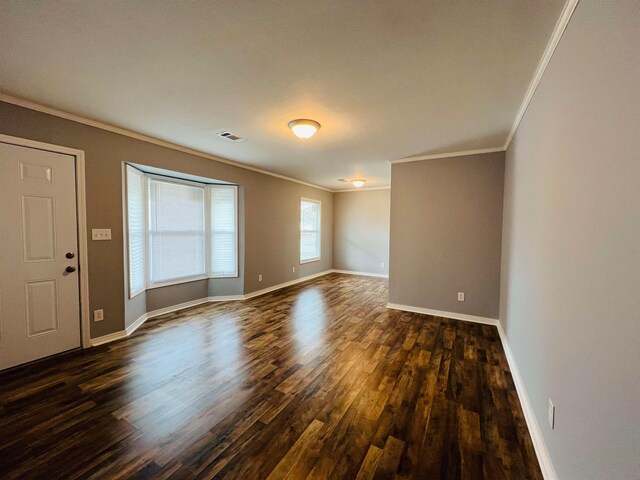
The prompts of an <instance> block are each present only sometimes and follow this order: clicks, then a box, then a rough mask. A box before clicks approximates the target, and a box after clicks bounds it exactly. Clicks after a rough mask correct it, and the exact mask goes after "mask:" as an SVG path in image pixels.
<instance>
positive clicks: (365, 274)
mask: <svg viewBox="0 0 640 480" xmlns="http://www.w3.org/2000/svg"><path fill="white" fill-rule="evenodd" d="M331 271H332V272H333V273H344V274H345V275H363V276H365V277H379V278H389V275H388V274H386V273H371V272H356V271H354V270H338V269H336V268H334V269H332V270H331Z"/></svg>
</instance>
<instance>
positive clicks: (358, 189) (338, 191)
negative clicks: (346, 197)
mask: <svg viewBox="0 0 640 480" xmlns="http://www.w3.org/2000/svg"><path fill="white" fill-rule="evenodd" d="M390 189H391V187H389V186H386V187H364V188H362V187H361V188H345V189H344V190H332V192H333V193H348V192H369V191H371V190H390Z"/></svg>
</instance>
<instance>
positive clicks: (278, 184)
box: [0, 102, 333, 338]
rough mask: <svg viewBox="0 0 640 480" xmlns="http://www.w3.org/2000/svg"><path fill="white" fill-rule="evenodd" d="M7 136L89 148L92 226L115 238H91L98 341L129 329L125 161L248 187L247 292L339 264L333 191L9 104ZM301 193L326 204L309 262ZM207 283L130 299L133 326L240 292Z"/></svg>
mask: <svg viewBox="0 0 640 480" xmlns="http://www.w3.org/2000/svg"><path fill="white" fill-rule="evenodd" d="M0 133H3V134H6V135H12V136H16V137H22V138H28V139H31V140H36V141H41V142H46V143H51V144H54V145H62V146H65V147H71V148H76V149H80V150H84V152H85V162H86V186H87V226H88V228H89V230H91V229H92V228H111V230H112V238H113V240H112V241H110V242H92V241H91V240H90V239H89V285H90V295H91V298H90V309H91V310H94V309H98V308H103V309H104V315H105V319H104V320H103V321H102V322H97V323H94V322H92V324H91V336H92V337H94V338H95V337H98V336H101V335H106V334H108V333H112V332H116V331H119V330H122V329H123V328H124V327H125V289H124V286H125V281H124V280H125V272H124V262H123V258H124V250H123V208H122V207H123V205H122V170H121V169H122V162H124V161H127V162H132V163H139V164H143V165H151V166H154V167H158V168H164V169H167V170H174V171H179V172H185V173H190V174H193V175H199V176H203V177H209V178H215V179H220V180H224V181H228V182H233V183H237V184H239V185H241V190H242V192H243V199H244V215H245V219H244V238H245V251H244V266H245V268H244V276H243V280H242V282H243V290H244V293H250V292H253V291H255V290H259V289H262V288H267V287H269V286H272V285H276V284H278V283H282V282H285V281H289V280H293V279H295V278H299V277H302V276H305V275H310V274H313V273H318V272H321V271H323V270H328V269H330V268H331V267H332V258H333V253H332V235H333V234H332V228H333V219H332V212H333V203H332V200H333V199H332V195H333V194H332V193H331V192H327V191H324V190H320V189H316V188H313V187H308V186H305V185H302V184H299V183H295V182H290V181H287V180H283V179H279V178H276V177H272V176H269V175H264V174H260V173H257V172H253V171H250V170H246V169H243V168H238V167H234V166H231V165H227V164H224V163H220V162H215V161H213V160H209V159H206V158H202V157H199V156H196V155H190V154H187V153H183V152H179V151H176V150H173V149H170V148H165V147H161V146H158V145H155V144H152V143H147V142H143V141H140V140H136V139H133V138H130V137H127V136H124V135H119V134H115V133H112V132H108V131H105V130H101V129H98V128H94V127H90V126H87V125H84V124H80V123H76V122H72V121H70V120H65V119H62V118H58V117H54V116H51V115H47V114H43V113H40V112H36V111H33V110H28V109H25V108H22V107H17V106H15V105H11V104H8V103H3V102H0ZM301 196H304V197H309V198H315V199H318V200H321V201H322V232H323V233H322V260H321V261H319V262H314V263H307V264H304V265H299V261H298V235H299V233H298V229H299V217H298V208H299V205H298V204H299V197H301ZM293 266H295V267H296V272H295V273H293V272H292V267H293ZM258 274H262V275H263V281H262V282H258V280H257V277H258ZM202 283H203V282H193V284H188V285H187V286H178V287H177V288H175V289H171V290H169V289H158V290H157V291H153V292H147V294H146V296H145V297H146V298H141V299H137V300H135V301H134V302H130V303H131V308H130V309H128V310H131V311H128V312H127V321H126V324H130V323H131V322H132V321H133V320H135V318H137V316H136V315H138V314H141V312H142V309H143V308H144V309H147V310H152V309H155V308H161V307H163V306H167V305H170V304H172V302H174V301H176V300H182V301H188V300H195V299H196V298H201V297H202V295H203V293H205V292H207V291H208V292H213V294H214V295H226V294H229V293H228V292H229V290H231V291H235V288H228V287H227V286H226V284H225V283H222V281H220V280H215V281H211V282H209V283H208V285H207V284H204V285H202ZM218 292H220V293H218ZM223 292H225V293H223ZM190 297H194V298H190ZM143 300H144V301H143ZM127 303H129V302H127ZM143 305H144V307H143ZM148 307H153V308H148ZM142 313H144V312H142Z"/></svg>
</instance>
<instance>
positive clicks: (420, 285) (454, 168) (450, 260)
mask: <svg viewBox="0 0 640 480" xmlns="http://www.w3.org/2000/svg"><path fill="white" fill-rule="evenodd" d="M503 181H504V152H499V153H489V154H483V155H468V156H464V157H455V158H443V159H437V160H424V161H419V162H409V163H397V164H394V165H392V168H391V244H390V246H391V249H390V252H391V255H390V259H389V262H390V271H389V302H390V303H397V304H401V305H409V306H412V307H422V308H429V309H433V310H442V311H446V312H455V313H463V314H468V315H475V316H479V317H488V318H498V310H499V296H500V242H501V229H502V194H503ZM457 292H464V293H465V301H464V302H458V301H457Z"/></svg>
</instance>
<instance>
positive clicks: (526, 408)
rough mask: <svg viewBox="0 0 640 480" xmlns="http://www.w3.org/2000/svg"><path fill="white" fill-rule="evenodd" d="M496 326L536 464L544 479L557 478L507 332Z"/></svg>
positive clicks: (554, 479)
mask: <svg viewBox="0 0 640 480" xmlns="http://www.w3.org/2000/svg"><path fill="white" fill-rule="evenodd" d="M497 327H498V333H499V334H500V340H501V341H502V347H503V348H504V353H505V355H506V357H507V362H508V363H509V370H511V376H512V377H513V383H514V384H515V386H516V392H517V393H518V398H519V399H520V405H521V406H522V411H523V412H524V418H525V420H526V422H527V428H528V429H529V435H531V441H532V442H533V448H534V449H535V451H536V456H537V457H538V464H539V465H540V469H541V470H542V476H543V477H544V478H545V480H558V476H557V475H556V471H555V469H554V468H553V463H552V462H551V457H550V456H549V451H548V450H547V444H546V443H545V441H544V437H543V436H542V431H541V430H540V425H539V424H538V419H537V418H536V416H535V414H534V413H533V407H532V406H531V402H530V401H529V395H528V394H527V390H526V388H525V386H524V381H523V380H522V377H521V376H520V370H519V369H518V364H517V363H516V359H515V357H514V356H513V352H512V351H511V347H510V346H509V342H508V341H507V334H506V332H505V331H504V329H503V328H502V324H501V323H500V322H498V325H497Z"/></svg>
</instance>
